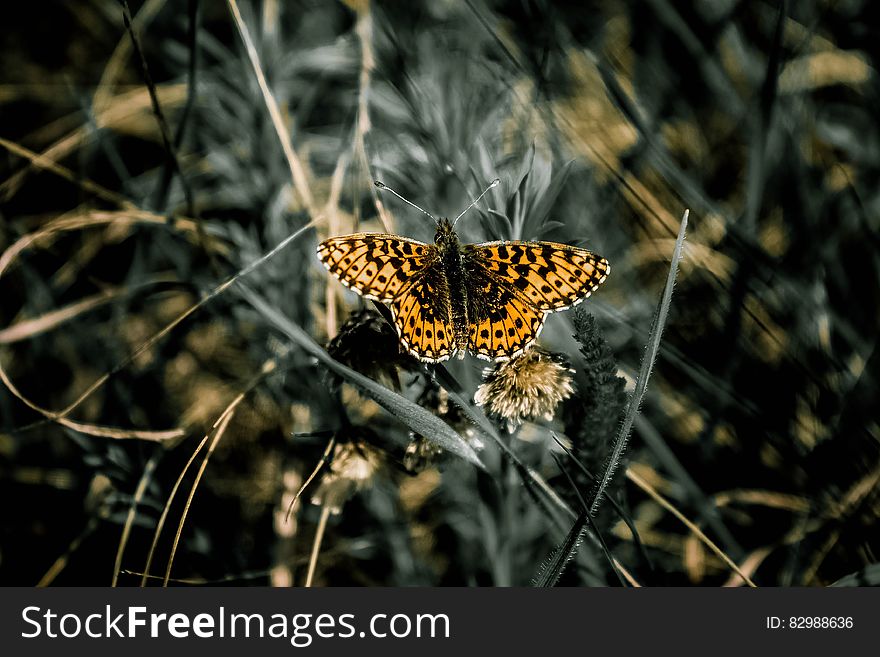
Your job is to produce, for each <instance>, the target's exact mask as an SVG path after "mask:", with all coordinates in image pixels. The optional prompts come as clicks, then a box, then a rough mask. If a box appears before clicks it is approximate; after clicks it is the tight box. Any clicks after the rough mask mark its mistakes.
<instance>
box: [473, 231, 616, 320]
mask: <svg viewBox="0 0 880 657" xmlns="http://www.w3.org/2000/svg"><path fill="white" fill-rule="evenodd" d="M463 252H464V254H465V257H466V258H468V259H469V260H470V261H472V262H475V263H478V264H479V265H480V266H481V267H482V268H483V269H484V270H485V271H486V272H487V273H488V274H490V276H493V277H496V278H497V279H499V280H501V281H503V282H505V283H507V284H508V286H509V287H510V288H512V289H513V290H514V293H515V294H516V295H517V296H518V297H520V298H521V299H522V300H524V301H526V302H528V304H529V305H530V306H534V307H535V308H538V309H540V310H545V311H552V310H565V309H566V308H570V307H571V306H573V305H575V304H578V303H580V302H581V301H583V300H584V299H586V298H587V297H588V296H590V294H591V293H592V291H593V290H595V289H596V288H597V287H599V285H600V284H602V282H604V281H605V279H606V278H607V277H608V273H609V271H610V267H609V265H608V261H607V260H605V258H602V257H601V256H597V255H595V254H594V253H591V252H590V251H587V250H586V249H579V248H577V247H574V246H568V245H566V244H558V243H556V242H486V243H484V244H469V245H466V246H465V247H463Z"/></svg>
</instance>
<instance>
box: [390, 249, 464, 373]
mask: <svg viewBox="0 0 880 657" xmlns="http://www.w3.org/2000/svg"><path fill="white" fill-rule="evenodd" d="M391 314H392V315H393V316H394V324H395V326H396V327H397V332H398V334H399V335H400V340H401V342H403V344H404V346H405V347H406V349H407V351H409V352H410V353H411V354H413V355H414V356H416V357H418V358H421V359H422V360H424V361H427V362H432V363H433V362H437V361H441V360H446V359H447V358H449V357H450V356H451V355H452V353H453V351H454V344H455V341H454V334H455V328H454V326H453V323H452V316H451V309H450V304H449V287H448V284H447V281H446V277H445V275H444V274H443V272H442V271H440V270H439V268H438V267H437V266H434V267H430V268H428V269H427V270H426V271H425V272H424V274H423V275H422V276H420V277H419V278H418V279H416V280H415V281H414V282H413V283H412V284H411V285H410V286H409V288H408V289H407V290H406V292H404V293H403V294H402V295H400V296H399V297H397V298H396V299H394V301H392V302H391Z"/></svg>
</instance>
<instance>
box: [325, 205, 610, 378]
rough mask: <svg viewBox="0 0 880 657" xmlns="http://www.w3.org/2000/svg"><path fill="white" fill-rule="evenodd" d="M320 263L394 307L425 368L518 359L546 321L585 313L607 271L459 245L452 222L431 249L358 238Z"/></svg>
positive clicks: (577, 254) (543, 249) (344, 240)
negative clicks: (579, 307) (578, 308)
mask: <svg viewBox="0 0 880 657" xmlns="http://www.w3.org/2000/svg"><path fill="white" fill-rule="evenodd" d="M318 257H319V259H320V260H321V262H322V263H323V264H324V266H325V267H326V268H327V270H328V271H329V272H330V273H331V274H333V275H334V276H335V277H336V278H338V279H339V280H340V281H341V282H342V283H343V284H344V285H346V286H347V287H350V288H352V289H353V290H355V291H356V292H357V293H359V294H361V295H363V296H364V297H366V298H368V299H374V300H376V301H381V302H383V303H388V304H389V305H390V306H391V313H392V315H393V317H394V324H395V327H396V328H397V332H398V335H399V336H400V339H401V342H402V343H403V344H404V346H405V347H406V349H407V351H409V352H410V353H411V354H413V355H415V356H417V357H418V358H420V359H422V360H424V361H427V362H438V361H442V360H446V359H447V358H450V357H451V356H452V355H454V354H457V355H458V356H459V358H463V357H464V354H465V353H467V352H470V353H473V354H474V355H476V356H477V357H479V358H484V359H487V360H506V359H508V358H512V357H514V356H517V355H518V354H520V353H522V352H523V351H524V350H525V349H527V348H528V347H529V346H531V344H532V343H534V342H535V340H536V339H537V337H538V334H539V333H540V332H541V329H542V328H543V326H544V319H545V317H546V315H547V313H549V312H554V311H558V310H564V309H566V308H570V307H571V306H573V305H576V304H578V303H580V302H581V301H583V300H584V299H586V298H587V297H588V296H589V295H590V293H591V292H592V291H593V290H595V289H596V288H597V287H598V286H599V285H600V284H601V283H602V282H603V281H604V280H605V279H606V278H607V276H608V273H609V271H610V267H609V265H608V261H607V260H605V259H604V258H602V257H600V256H597V255H595V254H593V253H591V252H590V251H587V250H585V249H579V248H576V247H572V246H568V245H565V244H558V243H555V242H514V241H507V242H487V243H483V244H461V243H460V241H459V239H458V235H457V234H456V233H455V230H454V229H453V227H452V224H451V223H450V222H449V221H448V220H446V219H440V220H439V221H438V223H437V233H436V235H435V237H434V244H425V243H422V242H417V241H415V240H410V239H407V238H404V237H398V236H396V235H387V234H382V233H359V234H355V235H346V236H342V237H333V238H330V239H328V240H325V241H323V242H321V244H319V245H318Z"/></svg>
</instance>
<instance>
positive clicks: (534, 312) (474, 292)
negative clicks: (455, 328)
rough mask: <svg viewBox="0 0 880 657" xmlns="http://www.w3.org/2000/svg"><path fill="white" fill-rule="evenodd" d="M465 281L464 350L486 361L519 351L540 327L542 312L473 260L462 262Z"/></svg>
mask: <svg viewBox="0 0 880 657" xmlns="http://www.w3.org/2000/svg"><path fill="white" fill-rule="evenodd" d="M465 275H466V280H467V294H468V301H469V303H468V316H469V317H470V326H469V329H468V351H470V352H471V353H473V354H474V355H475V356H478V357H480V358H485V359H488V360H506V359H508V358H513V357H514V356H516V355H518V354H520V353H522V352H523V351H524V350H525V349H527V348H528V347H529V346H530V345H531V344H532V343H533V342H534V341H535V340H536V339H537V338H538V335H539V334H540V332H541V329H542V328H543V327H544V317H545V315H546V313H545V311H542V310H538V309H536V308H534V307H533V306H531V305H529V304H528V303H526V302H525V301H523V300H522V299H521V298H519V296H518V295H517V294H516V292H514V291H513V289H511V287H510V285H509V284H507V283H505V282H504V281H501V280H499V279H498V278H497V277H496V276H493V275H492V274H490V273H489V272H487V271H486V270H485V269H484V268H482V267H481V266H479V265H478V264H476V263H473V262H468V261H466V263H465Z"/></svg>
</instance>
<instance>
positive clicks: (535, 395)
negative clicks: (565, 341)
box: [474, 347, 574, 431]
mask: <svg viewBox="0 0 880 657" xmlns="http://www.w3.org/2000/svg"><path fill="white" fill-rule="evenodd" d="M573 372H574V371H573V370H572V369H571V368H570V367H569V366H568V364H567V363H566V361H565V359H564V358H562V357H561V356H559V355H557V354H551V353H549V352H547V351H544V350H543V349H540V348H537V347H533V348H532V349H529V350H527V351H525V352H524V353H522V354H520V355H519V356H517V357H515V358H511V359H510V360H508V361H505V362H502V363H498V364H496V365H495V366H494V367H489V368H486V370H485V371H484V372H483V383H482V385H481V386H480V387H479V388H477V392H476V394H475V395H474V401H475V402H476V404H477V406H485V407H486V408H487V410H488V411H489V413H491V414H492V415H495V416H496V417H499V418H501V419H502V420H504V421H505V422H506V424H507V429H508V431H513V430H514V429H516V427H518V426H519V425H520V424H522V423H523V422H524V421H525V420H535V419H538V418H544V419H545V420H552V419H553V415H554V413H555V412H556V407H557V406H559V403H560V402H561V401H562V400H564V399H568V398H569V397H570V396H571V395H572V393H573V392H574V387H573V385H572V376H571V375H572V373H573Z"/></svg>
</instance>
